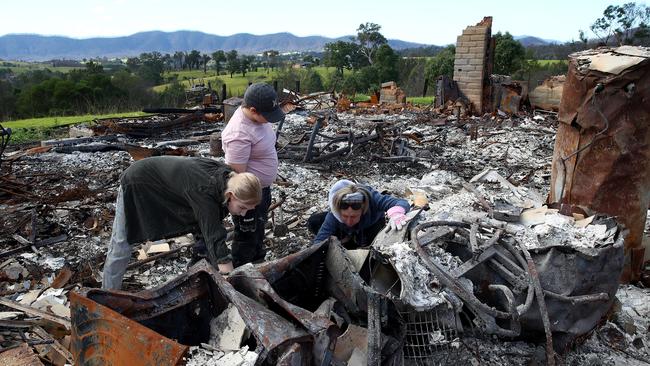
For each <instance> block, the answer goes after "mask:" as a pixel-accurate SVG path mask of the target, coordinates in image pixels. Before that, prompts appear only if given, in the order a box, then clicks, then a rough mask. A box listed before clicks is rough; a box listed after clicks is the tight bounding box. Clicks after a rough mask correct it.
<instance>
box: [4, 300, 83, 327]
mask: <svg viewBox="0 0 650 366" xmlns="http://www.w3.org/2000/svg"><path fill="white" fill-rule="evenodd" d="M0 305H4V306H6V307H9V308H12V309H16V310H19V311H22V312H23V313H26V314H29V315H33V316H38V317H41V318H43V319H47V320H49V321H52V322H54V323H56V324H60V325H63V326H64V327H66V328H67V329H70V327H71V324H70V319H67V318H64V317H61V316H58V315H54V314H50V313H48V312H45V311H43V310H39V309H36V308H33V307H31V306H26V305H22V304H19V303H17V302H15V301H12V300H9V299H5V298H3V297H0Z"/></svg>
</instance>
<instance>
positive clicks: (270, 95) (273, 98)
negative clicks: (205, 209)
mask: <svg viewBox="0 0 650 366" xmlns="http://www.w3.org/2000/svg"><path fill="white" fill-rule="evenodd" d="M243 106H245V107H254V108H255V110H256V111H257V113H259V114H261V115H263V116H264V118H266V120H267V121H269V122H271V123H275V122H279V121H280V120H282V118H284V112H282V109H280V106H279V105H278V95H277V94H276V93H275V90H273V87H272V86H271V85H269V84H267V83H255V84H251V85H250V86H249V87H248V89H246V92H245V93H244V103H243Z"/></svg>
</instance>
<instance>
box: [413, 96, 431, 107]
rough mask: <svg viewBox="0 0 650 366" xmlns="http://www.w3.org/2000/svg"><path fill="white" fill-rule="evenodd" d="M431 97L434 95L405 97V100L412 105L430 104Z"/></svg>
mask: <svg viewBox="0 0 650 366" xmlns="http://www.w3.org/2000/svg"><path fill="white" fill-rule="evenodd" d="M433 98H434V97H407V98H406V101H407V102H411V103H412V104H414V105H416V104H419V105H430V104H433Z"/></svg>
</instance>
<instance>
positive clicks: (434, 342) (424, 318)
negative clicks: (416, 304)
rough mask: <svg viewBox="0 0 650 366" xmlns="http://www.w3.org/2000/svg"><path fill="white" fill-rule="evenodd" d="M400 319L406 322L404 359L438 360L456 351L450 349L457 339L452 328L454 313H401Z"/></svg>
mask: <svg viewBox="0 0 650 366" xmlns="http://www.w3.org/2000/svg"><path fill="white" fill-rule="evenodd" d="M402 318H403V319H404V321H405V322H406V338H405V341H404V358H405V359H410V360H414V361H417V360H422V361H425V360H427V361H433V360H440V359H444V358H446V357H448V356H449V355H450V353H451V352H454V350H457V349H458V347H457V346H456V347H452V342H453V341H457V339H458V332H457V331H456V328H455V327H453V326H452V325H453V324H456V316H455V313H453V312H444V314H439V312H438V310H436V309H432V310H427V311H410V312H404V313H402Z"/></svg>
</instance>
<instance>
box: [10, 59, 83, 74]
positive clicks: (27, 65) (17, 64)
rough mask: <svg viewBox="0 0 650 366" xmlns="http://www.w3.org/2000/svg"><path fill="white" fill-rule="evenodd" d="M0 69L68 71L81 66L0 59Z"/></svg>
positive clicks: (13, 70)
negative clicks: (59, 65) (53, 65)
mask: <svg viewBox="0 0 650 366" xmlns="http://www.w3.org/2000/svg"><path fill="white" fill-rule="evenodd" d="M0 69H9V70H11V72H13V73H14V74H22V73H24V72H27V71H36V70H47V69H49V70H50V71H58V72H62V73H67V72H70V71H71V70H77V69H83V67H67V66H61V67H52V64H50V63H40V62H22V61H0Z"/></svg>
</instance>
